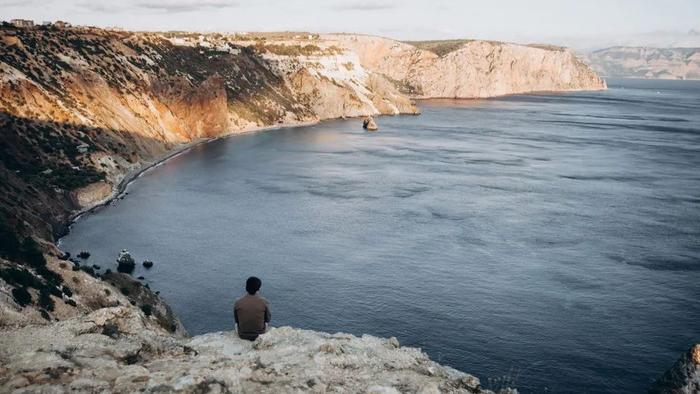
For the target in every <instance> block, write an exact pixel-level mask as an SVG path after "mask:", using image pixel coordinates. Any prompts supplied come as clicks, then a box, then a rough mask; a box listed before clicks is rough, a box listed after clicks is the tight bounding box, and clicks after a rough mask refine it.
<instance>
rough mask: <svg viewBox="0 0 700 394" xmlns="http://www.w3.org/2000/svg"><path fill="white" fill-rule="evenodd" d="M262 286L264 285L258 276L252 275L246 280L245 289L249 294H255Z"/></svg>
mask: <svg viewBox="0 0 700 394" xmlns="http://www.w3.org/2000/svg"><path fill="white" fill-rule="evenodd" d="M260 286H262V281H261V280H260V279H259V278H258V277H255V276H251V277H250V278H248V280H247V281H245V291H247V292H248V294H255V292H256V291H258V290H260Z"/></svg>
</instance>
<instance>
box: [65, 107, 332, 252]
mask: <svg viewBox="0 0 700 394" xmlns="http://www.w3.org/2000/svg"><path fill="white" fill-rule="evenodd" d="M339 119H340V118H339ZM325 120H333V119H324V120H316V121H309V122H299V123H281V124H278V125H272V126H259V127H252V128H248V129H243V130H236V131H229V132H226V133H223V134H221V135H218V136H216V137H210V138H203V139H199V140H197V141H191V142H186V143H183V144H181V145H178V146H176V147H175V148H173V149H172V150H170V151H168V152H166V153H165V154H163V155H161V156H158V157H156V158H155V159H154V160H153V161H152V162H145V163H144V165H140V166H139V167H138V168H136V169H135V170H132V171H129V172H127V173H126V174H125V175H124V178H123V179H122V180H121V181H119V183H117V184H116V185H113V186H112V193H111V194H110V195H109V196H108V197H106V198H104V199H102V200H100V201H97V202H95V203H94V204H91V205H89V206H86V207H84V208H81V209H79V210H77V211H75V212H73V213H71V215H70V216H69V218H68V220H67V224H66V227H65V229H64V231H62V232H61V233H57V234H54V237H55V238H56V241H55V243H56V246H58V248H59V249H61V240H62V239H63V237H65V236H67V235H68V234H69V233H70V230H71V227H73V225H74V224H75V223H76V222H77V221H78V220H80V218H81V217H83V216H84V215H88V214H91V213H95V212H97V211H99V210H100V209H102V208H104V207H106V206H108V205H109V204H110V203H111V202H113V201H114V200H116V199H118V198H119V197H121V196H122V195H123V194H124V192H125V191H126V189H127V188H128V187H129V185H130V184H131V183H133V182H134V181H136V180H137V179H138V178H140V177H141V176H142V175H144V174H145V173H147V172H148V171H149V170H152V169H154V168H156V167H158V166H159V165H161V164H163V163H165V162H167V161H168V160H170V159H172V158H174V157H176V156H179V155H181V154H183V153H185V152H187V151H189V150H191V149H192V148H194V147H197V146H199V145H203V144H208V143H210V142H214V141H218V140H221V139H225V138H229V137H233V136H237V135H244V134H252V133H261V132H267V131H273V130H279V129H292V128H297V127H306V126H314V125H317V124H319V123H321V122H323V121H325Z"/></svg>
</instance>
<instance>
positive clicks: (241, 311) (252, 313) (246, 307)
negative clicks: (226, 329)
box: [233, 294, 270, 341]
mask: <svg viewBox="0 0 700 394" xmlns="http://www.w3.org/2000/svg"><path fill="white" fill-rule="evenodd" d="M233 317H234V319H235V320H236V324H238V336H239V337H241V338H243V339H249V340H251V341H253V340H255V338H257V337H258V335H260V334H263V333H264V332H265V323H269V322H270V304H269V303H268V302H267V300H266V299H264V298H262V297H260V296H259V295H250V294H246V295H244V296H243V297H241V298H239V299H237V300H236V303H235V304H234V305H233Z"/></svg>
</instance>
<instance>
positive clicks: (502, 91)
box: [324, 35, 606, 98]
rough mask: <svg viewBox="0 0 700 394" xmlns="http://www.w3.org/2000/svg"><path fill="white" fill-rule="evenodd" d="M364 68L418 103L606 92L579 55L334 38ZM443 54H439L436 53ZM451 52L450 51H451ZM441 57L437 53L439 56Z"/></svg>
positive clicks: (476, 43) (485, 44) (489, 44)
mask: <svg viewBox="0 0 700 394" xmlns="http://www.w3.org/2000/svg"><path fill="white" fill-rule="evenodd" d="M324 37H325V38H327V39H335V40H338V41H339V42H340V45H341V46H343V47H345V48H348V49H350V50H352V51H353V52H355V53H357V54H358V56H359V57H360V62H361V63H362V65H363V66H364V67H365V68H367V69H368V70H371V71H373V72H376V73H380V74H382V75H385V76H387V77H388V78H389V79H390V80H392V81H394V83H395V84H396V86H397V87H399V88H400V89H401V91H403V92H404V93H407V94H409V95H411V96H413V97H416V98H481V97H494V96H502V95H507V94H516V93H526V92H536V91H574V90H599V89H605V88H606V85H605V81H603V80H602V79H601V78H600V77H598V76H597V75H596V74H595V72H593V71H592V70H591V69H590V68H589V67H588V66H587V65H586V64H584V63H583V62H582V61H580V60H579V59H578V58H577V57H576V55H575V54H574V53H573V52H572V51H570V50H568V49H566V48H560V47H553V46H545V45H539V46H537V45H517V44H509V43H503V42H494V41H481V40H452V41H449V42H445V43H444V44H443V45H439V44H442V43H441V42H439V41H433V42H430V45H429V46H427V45H426V46H425V47H426V48H429V49H431V50H428V49H421V48H420V47H419V46H422V45H420V44H421V43H414V44H416V45H418V46H416V45H414V44H408V43H403V42H398V41H394V40H390V39H386V38H380V37H371V36H363V35H329V36H324ZM436 48H437V49H436ZM445 48H446V49H445ZM436 52H437V53H436Z"/></svg>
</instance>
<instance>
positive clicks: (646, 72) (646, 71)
mask: <svg viewBox="0 0 700 394" xmlns="http://www.w3.org/2000/svg"><path fill="white" fill-rule="evenodd" d="M584 59H585V60H586V61H587V62H588V64H590V65H591V67H592V68H593V70H595V71H596V72H597V73H599V74H601V75H603V76H607V77H625V78H632V77H633V78H649V79H700V47H698V48H652V47H624V46H617V47H610V48H605V49H600V50H597V51H594V52H591V53H588V54H586V55H585V57H584Z"/></svg>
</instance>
